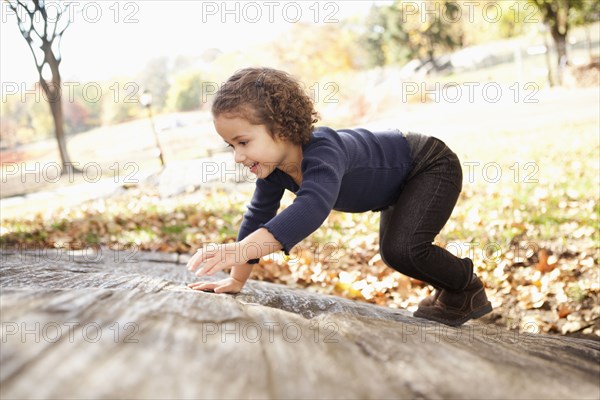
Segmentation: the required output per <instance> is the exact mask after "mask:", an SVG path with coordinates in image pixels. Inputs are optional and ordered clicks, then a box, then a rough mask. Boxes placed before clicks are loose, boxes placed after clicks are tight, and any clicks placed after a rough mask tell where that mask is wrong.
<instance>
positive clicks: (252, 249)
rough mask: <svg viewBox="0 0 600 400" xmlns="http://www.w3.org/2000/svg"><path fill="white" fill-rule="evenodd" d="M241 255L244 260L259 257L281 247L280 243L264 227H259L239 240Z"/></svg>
mask: <svg viewBox="0 0 600 400" xmlns="http://www.w3.org/2000/svg"><path fill="white" fill-rule="evenodd" d="M240 246H241V250H242V256H243V257H244V258H245V259H246V260H252V259H254V258H261V257H262V256H266V255H268V254H271V253H274V252H276V251H278V250H281V249H283V246H282V245H281V243H279V242H278V241H277V239H275V237H274V236H273V234H271V232H269V231H268V230H267V229H266V228H259V229H257V230H255V231H254V232H252V233H251V234H249V235H248V236H246V237H245V238H244V239H243V240H242V241H241V242H240Z"/></svg>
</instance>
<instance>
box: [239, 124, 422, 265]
mask: <svg viewBox="0 0 600 400" xmlns="http://www.w3.org/2000/svg"><path fill="white" fill-rule="evenodd" d="M302 152H303V159H302V164H301V171H302V183H301V185H300V186H298V185H297V184H296V182H294V180H293V179H292V177H291V176H290V175H288V174H286V173H285V172H283V171H281V170H280V169H277V168H276V169H275V170H274V171H273V172H272V173H271V174H270V175H269V176H267V177H266V178H264V179H261V178H258V179H257V180H256V189H255V191H254V195H253V197H252V200H251V202H250V204H249V205H248V206H247V208H248V210H247V211H246V213H245V214H244V219H243V221H242V224H241V226H240V231H239V233H238V239H237V240H238V241H240V240H242V239H244V238H245V237H246V236H248V235H249V234H251V233H252V232H254V231H255V230H257V229H259V228H261V227H264V228H266V229H267V230H268V231H269V232H271V234H272V235H273V236H274V237H275V239H277V241H278V242H279V243H281V245H282V247H283V251H284V253H285V254H286V255H289V252H290V250H291V249H292V247H294V246H295V245H296V244H297V243H298V242H300V241H301V240H303V239H304V238H306V237H307V236H309V235H310V234H311V233H313V232H314V231H316V230H317V229H318V228H319V227H320V226H321V225H322V224H323V222H324V221H325V219H327V217H328V216H329V213H330V212H331V210H332V209H333V210H338V211H344V212H364V211H381V210H383V209H385V208H387V207H388V206H390V205H392V204H394V203H395V202H396V200H397V198H398V196H399V194H400V191H401V190H402V188H403V186H404V182H405V178H406V177H407V175H408V173H409V172H410V168H411V165H412V161H413V160H412V155H411V148H410V146H409V144H408V142H407V140H406V138H405V137H404V136H403V135H402V133H400V131H398V130H389V131H384V132H370V131H368V130H366V129H361V128H359V129H355V130H351V129H341V130H337V131H335V130H333V129H331V128H327V127H318V128H316V129H315V130H314V132H313V137H312V139H311V140H310V142H309V143H307V144H305V145H303V146H302ZM285 189H288V190H290V191H292V192H294V193H295V194H296V198H295V199H294V202H293V203H292V204H290V205H289V206H288V207H286V208H285V209H284V210H282V211H281V212H280V213H279V214H277V211H278V210H279V206H280V201H281V198H282V196H283V193H284V191H285ZM248 262H249V263H251V264H255V263H257V262H258V259H253V260H250V261H248Z"/></svg>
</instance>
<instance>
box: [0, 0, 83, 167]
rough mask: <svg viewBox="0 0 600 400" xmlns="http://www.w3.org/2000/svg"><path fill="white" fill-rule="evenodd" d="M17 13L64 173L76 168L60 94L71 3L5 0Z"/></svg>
mask: <svg viewBox="0 0 600 400" xmlns="http://www.w3.org/2000/svg"><path fill="white" fill-rule="evenodd" d="M4 1H6V2H7V3H8V4H9V7H10V8H11V9H12V10H13V12H14V13H15V15H16V17H17V22H18V25H19V30H20V31H21V34H22V35H23V38H25V41H26V42H27V44H28V45H29V48H30V50H31V53H32V54H33V58H34V60H35V66H36V68H37V71H38V76H39V84H40V86H41V87H42V90H43V91H44V95H45V96H44V97H45V98H46V99H47V100H48V104H49V105H50V111H51V113H52V118H53V120H54V132H55V135H56V140H57V142H58V150H59V153H60V158H61V161H62V164H63V173H65V172H73V171H79V170H78V169H77V168H75V167H73V165H72V163H71V159H70V158H69V153H68V151H67V141H66V138H65V130H64V116H63V108H62V96H61V92H62V91H61V77H60V70H59V66H60V62H61V61H62V55H61V54H60V41H61V39H62V35H63V33H64V32H65V30H66V29H67V27H68V26H69V24H70V22H71V21H70V18H69V11H70V10H69V6H70V3H64V4H63V3H56V2H54V3H53V4H52V5H53V7H49V8H47V7H46V2H45V1H43V0H30V1H25V0H4Z"/></svg>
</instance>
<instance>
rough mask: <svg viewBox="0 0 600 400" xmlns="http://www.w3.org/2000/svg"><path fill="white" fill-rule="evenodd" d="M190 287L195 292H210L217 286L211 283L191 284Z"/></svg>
mask: <svg viewBox="0 0 600 400" xmlns="http://www.w3.org/2000/svg"><path fill="white" fill-rule="evenodd" d="M188 286H189V287H190V288H191V289H194V290H210V289H214V288H215V286H217V284H216V283H211V282H196V283H191V284H189V285H188Z"/></svg>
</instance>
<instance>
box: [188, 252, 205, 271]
mask: <svg viewBox="0 0 600 400" xmlns="http://www.w3.org/2000/svg"><path fill="white" fill-rule="evenodd" d="M199 257H202V250H201V249H200V250H198V251H197V252H196V254H194V255H193V256H192V258H190V260H189V261H188V263H187V267H188V270H190V271H193V270H194V269H196V267H197V261H198V258H199Z"/></svg>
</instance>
